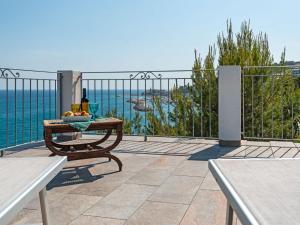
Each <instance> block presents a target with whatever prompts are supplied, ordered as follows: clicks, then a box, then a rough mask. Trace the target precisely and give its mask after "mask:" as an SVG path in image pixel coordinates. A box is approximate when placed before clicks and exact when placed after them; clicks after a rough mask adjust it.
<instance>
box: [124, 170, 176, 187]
mask: <svg viewBox="0 0 300 225" xmlns="http://www.w3.org/2000/svg"><path fill="white" fill-rule="evenodd" d="M170 173H171V171H170V170H160V169H149V168H145V169H142V170H141V171H140V172H139V173H137V174H136V175H135V176H133V177H132V178H130V179H129V180H128V181H127V183H132V184H144V185H157V186H158V185H161V184H162V183H163V182H164V181H165V180H166V179H167V177H168V176H169V175H170Z"/></svg>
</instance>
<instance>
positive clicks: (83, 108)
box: [80, 88, 89, 113]
mask: <svg viewBox="0 0 300 225" xmlns="http://www.w3.org/2000/svg"><path fill="white" fill-rule="evenodd" d="M80 108H81V111H85V112H87V113H88V112H89V100H88V99H87V97H86V88H83V89H82V98H81V102H80Z"/></svg>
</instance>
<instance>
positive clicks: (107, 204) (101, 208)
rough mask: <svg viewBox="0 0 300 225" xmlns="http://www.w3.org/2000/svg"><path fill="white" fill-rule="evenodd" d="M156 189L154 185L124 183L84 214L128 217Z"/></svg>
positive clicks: (118, 217) (119, 217) (117, 217)
mask: <svg viewBox="0 0 300 225" xmlns="http://www.w3.org/2000/svg"><path fill="white" fill-rule="evenodd" d="M154 190H155V188H154V187H151V186H146V185H137V184H123V185H122V186H120V187H119V188H117V189H115V190H114V191H113V192H111V193H110V194H109V195H107V196H106V197H105V198H103V199H102V200H101V201H100V202H99V203H97V204H96V205H94V206H93V207H92V208H90V209H89V210H88V211H87V212H85V213H84V214H85V215H89V216H100V217H109V218H116V219H128V218H129V217H130V216H131V215H132V214H133V213H134V212H135V210H136V209H137V208H139V207H140V206H141V205H142V204H143V202H144V201H146V199H147V198H148V197H149V196H150V195H151V194H152V193H153V192H154Z"/></svg>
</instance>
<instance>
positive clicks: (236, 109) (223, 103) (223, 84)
mask: <svg viewBox="0 0 300 225" xmlns="http://www.w3.org/2000/svg"><path fill="white" fill-rule="evenodd" d="M218 83H219V89H218V90H219V144H220V145H222V146H240V145H241V67H240V66H220V67H219V75H218Z"/></svg>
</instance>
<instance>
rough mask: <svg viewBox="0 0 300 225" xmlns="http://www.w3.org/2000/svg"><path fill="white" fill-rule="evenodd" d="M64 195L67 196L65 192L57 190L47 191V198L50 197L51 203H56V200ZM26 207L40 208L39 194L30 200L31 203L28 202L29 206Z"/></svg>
mask: <svg viewBox="0 0 300 225" xmlns="http://www.w3.org/2000/svg"><path fill="white" fill-rule="evenodd" d="M64 196H65V193H64V192H57V191H48V192H47V199H48V203H49V204H50V205H52V204H54V202H56V201H60V200H61V199H62V198H63V197H64ZM25 209H32V210H33V209H35V210H40V200H39V198H38V196H37V197H36V198H35V199H33V200H32V201H30V202H29V204H27V206H25Z"/></svg>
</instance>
